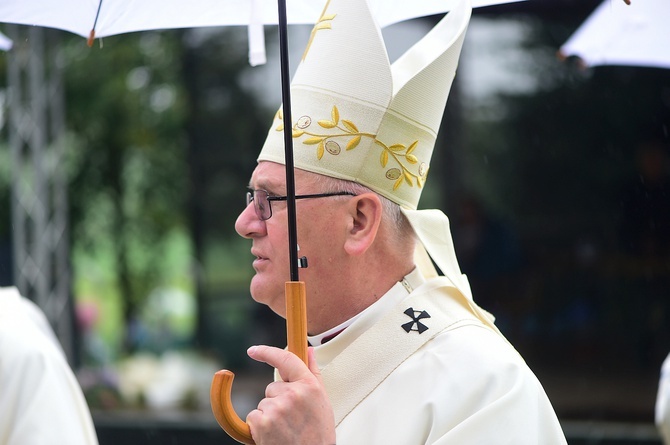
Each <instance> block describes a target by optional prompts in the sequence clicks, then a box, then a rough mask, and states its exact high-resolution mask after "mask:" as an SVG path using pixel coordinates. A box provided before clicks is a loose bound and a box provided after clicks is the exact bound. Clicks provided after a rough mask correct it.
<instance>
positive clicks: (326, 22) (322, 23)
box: [301, 0, 337, 60]
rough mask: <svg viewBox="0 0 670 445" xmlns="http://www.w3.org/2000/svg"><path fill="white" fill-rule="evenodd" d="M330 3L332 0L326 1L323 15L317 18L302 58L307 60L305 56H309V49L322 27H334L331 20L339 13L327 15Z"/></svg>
mask: <svg viewBox="0 0 670 445" xmlns="http://www.w3.org/2000/svg"><path fill="white" fill-rule="evenodd" d="M329 5H330V0H328V1H327V2H326V5H325V6H324V7H323V11H322V12H321V17H319V20H317V21H316V23H315V24H314V28H312V32H311V33H310V35H309V40H308V41H307V47H306V48H305V52H304V53H302V59H301V60H305V58H306V57H307V53H308V52H309V49H310V47H311V46H312V42H313V41H314V37H315V36H316V33H317V32H319V31H321V30H322V29H332V28H331V26H330V22H332V21H333V19H334V18H335V16H337V14H328V15H326V11H327V10H328V6H329Z"/></svg>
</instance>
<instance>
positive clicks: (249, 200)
mask: <svg viewBox="0 0 670 445" xmlns="http://www.w3.org/2000/svg"><path fill="white" fill-rule="evenodd" d="M257 192H263V193H265V195H266V199H267V202H268V212H269V215H268V217H267V218H263V215H262V214H261V210H260V209H259V207H258V205H256V202H255V201H256V200H255V199H254V194H255V193H257ZM330 196H356V194H355V193H351V192H332V193H315V194H310V195H295V199H311V198H327V197H330ZM287 199H288V196H270V193H268V191H267V190H263V189H256V190H249V191H248V192H247V206H249V204H251V203H252V202H254V211H255V212H256V216H257V217H258V219H260V220H261V221H267V220H268V219H270V218H272V201H286V200H287Z"/></svg>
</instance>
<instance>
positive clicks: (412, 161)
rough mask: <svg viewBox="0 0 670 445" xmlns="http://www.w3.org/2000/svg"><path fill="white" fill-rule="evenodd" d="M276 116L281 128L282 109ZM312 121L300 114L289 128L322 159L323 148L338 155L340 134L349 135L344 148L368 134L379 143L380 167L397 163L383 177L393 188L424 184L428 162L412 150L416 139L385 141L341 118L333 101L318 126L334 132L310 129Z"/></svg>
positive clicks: (282, 126) (352, 146) (280, 128)
mask: <svg viewBox="0 0 670 445" xmlns="http://www.w3.org/2000/svg"><path fill="white" fill-rule="evenodd" d="M276 118H277V119H279V120H280V121H281V123H280V124H279V125H278V126H277V127H276V128H275V130H276V131H282V130H283V129H284V122H283V116H282V113H281V110H279V112H277V115H276ZM311 124H312V118H311V117H309V116H302V117H301V118H300V119H298V121H297V122H296V123H295V124H294V125H293V128H292V129H291V132H292V135H293V138H296V139H297V138H300V137H302V136H306V137H305V138H304V139H302V143H303V144H304V145H315V146H316V157H317V159H319V160H321V159H322V158H323V156H324V155H325V154H326V152H328V153H329V154H331V155H333V156H337V155H339V154H340V153H341V152H342V148H341V145H340V143H339V142H338V141H337V140H341V139H342V138H348V140H346V145H345V147H344V150H345V151H349V150H353V149H355V148H356V147H357V146H358V145H359V144H360V142H361V140H362V139H363V138H370V139H372V140H374V143H375V144H376V145H378V146H379V147H381V153H380V155H379V163H380V164H381V166H382V168H385V169H386V168H387V167H388V164H389V162H392V164H394V165H396V166H395V167H390V168H388V169H387V170H386V173H385V176H386V178H387V179H389V180H390V181H393V190H397V189H398V188H399V187H400V186H401V185H402V184H407V185H409V186H410V187H413V186H414V183H415V182H416V185H417V186H418V187H419V188H422V187H423V184H424V182H425V181H426V176H427V174H428V165H427V164H426V163H425V162H420V161H419V159H418V158H417V157H416V156H415V155H414V154H413V152H414V150H415V149H416V147H417V145H418V143H419V141H418V140H416V141H414V142H412V143H411V144H410V145H409V146H406V145H405V144H393V145H386V144H384V143H383V142H381V141H379V140H378V139H377V135H376V134H373V133H366V132H362V131H360V130H359V129H358V127H357V126H356V124H355V123H354V122H352V121H350V120H347V119H341V118H340V112H339V110H338V109H337V106H335V105H333V108H332V109H331V112H330V119H321V120H318V121H317V124H318V126H319V127H320V128H322V129H324V130H331V131H333V132H324V131H318V132H317V131H309V130H308V128H309V127H310V125H311ZM417 164H418V169H417V173H413V172H412V171H411V170H410V167H411V166H412V165H417Z"/></svg>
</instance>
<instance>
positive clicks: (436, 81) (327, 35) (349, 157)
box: [235, 0, 565, 445]
mask: <svg viewBox="0 0 670 445" xmlns="http://www.w3.org/2000/svg"><path fill="white" fill-rule="evenodd" d="M470 11H471V10H470V6H469V2H468V1H461V2H459V4H458V5H456V7H455V8H454V9H453V10H452V12H450V13H449V14H448V15H447V16H446V17H445V19H443V20H442V21H441V22H440V23H439V24H438V25H436V26H435V28H434V29H433V30H432V31H431V32H430V33H429V34H428V35H427V36H426V37H425V38H424V39H422V40H421V41H420V42H418V43H417V44H416V45H415V46H414V47H412V48H411V49H410V50H408V52H407V53H406V54H405V55H404V56H403V57H401V58H400V59H399V60H398V61H396V62H395V63H394V64H393V65H390V64H389V61H388V57H387V55H386V51H385V47H384V42H383V40H382V38H381V33H380V32H379V29H378V27H377V26H376V24H375V22H374V19H373V17H372V14H371V13H370V11H369V9H368V6H367V4H366V2H365V1H362V0H332V1H330V2H329V3H328V4H327V5H326V8H325V9H324V12H323V14H322V16H321V18H320V19H319V22H318V23H317V25H316V26H315V28H314V31H313V32H312V37H311V38H310V42H309V45H308V48H307V49H306V51H305V54H304V55H303V61H302V63H301V65H300V66H299V68H298V70H297V72H296V75H295V78H294V79H293V82H292V87H291V90H292V100H293V107H292V109H293V114H294V118H293V122H291V123H288V122H284V120H283V116H282V114H281V113H277V116H276V117H275V122H274V123H273V126H272V128H271V129H270V131H269V134H268V138H267V140H266V143H265V145H264V147H263V149H262V150H261V154H260V156H259V158H258V160H259V163H258V166H257V167H256V169H255V170H254V172H253V174H252V177H251V181H250V183H249V188H250V191H249V192H248V194H247V207H246V208H245V210H244V211H243V212H242V213H241V214H240V216H239V217H238V219H237V222H236V225H235V228H236V230H237V232H238V233H239V234H240V235H241V236H243V237H245V238H248V239H250V240H251V241H252V247H251V252H252V254H253V255H254V256H255V257H256V258H255V260H254V261H253V267H254V269H255V272H256V273H255V275H254V277H253V278H252V281H251V286H250V288H251V295H252V297H253V298H254V300H256V301H257V302H259V303H262V304H266V305H268V306H269V307H270V308H272V310H274V311H275V312H276V313H278V314H279V315H282V316H285V315H286V314H285V311H286V309H285V302H284V283H285V281H286V280H287V277H288V274H289V264H288V261H289V259H288V254H287V249H288V240H287V230H286V227H287V210H286V202H285V201H286V196H285V195H286V184H285V170H284V166H283V165H282V164H283V163H284V158H283V141H282V134H283V131H291V132H292V136H293V139H294V146H295V165H296V167H297V168H296V170H295V183H296V195H297V196H296V200H297V201H296V203H297V205H296V207H297V227H298V229H297V231H298V233H297V240H298V243H299V247H300V255H301V256H303V255H304V256H306V257H307V258H308V259H309V267H307V268H306V269H303V271H302V273H301V280H302V281H304V282H305V283H306V288H307V319H308V322H307V330H308V334H309V338H308V340H309V343H310V345H311V346H312V347H311V348H310V350H309V354H308V355H309V358H308V364H307V365H305V364H304V363H303V362H302V361H301V360H300V359H299V358H298V357H297V356H295V355H293V354H292V353H290V352H288V351H285V350H281V349H277V348H272V347H268V346H254V347H251V348H250V349H249V351H248V353H249V355H250V357H252V358H253V359H255V360H258V361H261V362H265V363H268V364H269V365H271V366H273V367H274V368H275V369H276V370H277V374H278V378H277V380H276V381H275V382H273V383H271V384H270V385H268V387H267V389H266V398H265V399H263V400H262V401H261V402H260V403H259V405H258V408H257V409H256V410H254V411H252V412H251V413H249V415H248V416H247V423H248V425H249V427H250V430H251V434H252V436H253V439H254V440H255V442H256V443H257V444H308V445H317V444H327V445H332V444H334V443H336V442H337V443H339V444H344V445H347V444H366V445H367V444H375V443H378V444H403V445H407V444H417V445H418V444H459V445H463V444H505V443H507V444H514V445H522V444H528V445H531V444H532V445H538V444H564V443H565V438H564V436H563V433H562V432H561V428H560V425H559V423H558V420H557V418H556V415H555V413H554V411H553V408H552V407H551V404H550V402H549V401H548V399H547V396H546V394H545V392H544V390H543V389H542V386H541V385H540V383H539V382H538V381H537V379H536V378H535V376H534V375H533V373H532V371H531V370H530V369H529V368H528V366H527V365H526V364H525V362H524V361H523V359H522V358H521V357H520V356H519V354H518V353H517V352H516V351H515V350H514V348H513V347H512V346H511V345H510V344H509V343H508V342H507V340H506V339H505V338H504V337H503V336H502V334H501V333H500V332H499V331H498V329H497V328H496V327H495V324H494V323H493V319H492V317H491V316H490V315H489V314H488V313H486V312H485V311H484V310H482V309H481V308H479V307H478V306H477V305H476V304H475V303H474V301H473V299H472V295H471V293H470V288H469V285H468V282H467V279H466V278H465V276H463V275H462V274H461V273H460V269H459V268H458V263H457V261H456V257H455V254H454V250H453V243H452V241H451V235H450V233H449V227H448V220H447V218H446V216H445V215H444V214H443V213H442V212H440V211H437V210H416V208H417V204H418V200H419V196H420V194H421V190H422V188H423V185H424V183H425V180H426V177H427V172H428V163H429V161H430V156H431V154H432V150H433V147H434V144H435V139H436V134H437V130H438V127H439V125H440V121H441V118H442V113H443V110H444V106H445V102H446V99H447V96H448V93H449V89H450V85H451V81H452V79H453V76H454V74H455V70H456V65H457V61H458V55H459V53H460V48H461V45H462V42H463V38H464V34H465V29H466V27H467V23H468V20H469V17H470ZM427 253H428V254H430V257H431V258H432V260H433V261H434V262H435V264H437V265H438V267H439V268H440V270H441V272H442V273H443V274H444V276H438V274H437V273H436V270H435V268H434V266H433V263H432V262H431V261H430V259H429V258H428V255H427Z"/></svg>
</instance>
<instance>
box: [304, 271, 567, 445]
mask: <svg viewBox="0 0 670 445" xmlns="http://www.w3.org/2000/svg"><path fill="white" fill-rule="evenodd" d="M430 283H431V281H429V282H427V283H426V282H425V280H424V278H423V277H422V275H421V273H420V272H418V271H417V270H415V271H414V272H412V273H411V274H409V275H408V276H407V277H405V279H404V280H403V282H401V283H398V284H396V285H395V286H394V287H393V288H392V289H391V290H389V292H387V293H386V294H385V295H384V296H383V297H382V298H381V299H380V300H379V301H377V302H376V303H375V304H373V305H372V306H370V307H369V308H368V309H366V310H365V311H363V312H362V313H361V314H359V316H358V317H357V318H356V319H355V320H354V321H353V323H352V324H351V325H350V326H348V327H347V328H346V329H345V330H344V331H343V332H342V333H340V334H339V335H338V336H336V337H335V338H334V339H332V340H330V341H328V342H327V343H325V344H322V345H319V346H316V347H315V352H316V359H317V362H318V364H319V367H320V369H322V373H323V376H324V383H325V384H326V388H327V390H328V393H329V396H330V397H331V402H332V403H333V407H334V410H335V417H336V424H337V426H336V433H337V444H338V445H356V444H361V445H363V444H365V445H370V444H384V445H388V444H399V445H400V444H401V445H413V444H415V445H419V444H420V445H425V444H440V445H444V444H456V445H468V444H473V445H474V444H477V445H499V444H510V445H525V444H527V445H544V444H546V445H550V444H566V440H565V437H564V435H563V432H562V430H561V427H560V424H559V422H558V419H557V417H556V414H555V413H554V410H553V408H552V406H551V403H550V402H549V400H548V398H547V396H546V394H545V392H544V389H543V388H542V386H541V385H540V383H539V381H538V380H537V378H536V377H535V375H534V374H533V372H532V371H531V370H530V369H529V368H528V366H527V365H526V363H525V362H524V360H523V359H522V358H521V356H520V355H519V354H518V352H517V351H516V350H515V349H514V348H513V347H512V346H511V345H510V344H509V343H508V342H507V340H506V339H505V338H504V337H503V336H502V335H501V334H500V333H499V332H498V331H497V329H496V328H495V327H494V326H493V325H492V323H491V324H487V322H483V321H481V320H480V319H479V318H478V317H477V316H475V315H474V314H473V312H472V311H471V310H470V309H467V308H466V306H467V304H462V302H458V301H456V300H457V298H454V295H460V294H459V293H458V291H457V290H456V289H455V288H453V287H451V288H448V289H447V290H445V289H444V288H438V289H433V290H432V291H431V294H430V296H429V297H428V298H430V299H432V300H441V302H446V303H447V304H446V305H444V306H440V304H438V305H437V306H432V305H430V304H429V303H428V300H427V299H425V298H424V299H423V300H422V299H421V298H423V297H422V296H419V295H418V294H421V293H422V292H419V291H421V290H422V289H424V288H425V287H426V285H429V284H430ZM415 296H416V298H414V299H412V298H413V297H415ZM436 296H437V297H438V298H435V297H436ZM452 300H453V301H452ZM462 301H465V299H463V300H462ZM404 302H410V303H411V306H409V307H411V308H412V310H409V309H408V307H407V308H406V307H405V306H403V304H404ZM426 307H429V308H430V309H425V308H426ZM445 308H446V309H445ZM408 310H409V312H408ZM394 311H395V312H396V313H397V314H396V315H393V312H394ZM441 312H445V314H444V316H441V314H440V313H441ZM446 312H449V313H448V314H446ZM428 315H429V316H428ZM393 317H396V318H393ZM403 317H404V318H403ZM384 320H385V321H384ZM398 320H401V321H398ZM384 323H385V325H384ZM382 325H384V327H381V328H380V326H382ZM385 331H387V332H385ZM384 334H388V336H387V337H388V338H391V339H392V340H390V341H387V340H385V338H386V337H385V335H384ZM366 338H367V340H366ZM405 339H407V340H405ZM410 341H414V342H418V343H416V344H417V345H418V346H416V348H412V347H409V348H407V347H405V346H404V345H403V343H407V342H410ZM398 345H401V346H398ZM352 350H357V352H353V353H352V352H351V351H352ZM399 350H404V352H401V353H400V354H407V357H401V358H392V357H393V356H394V355H396V353H397V352H398V351H399ZM347 354H348V358H347ZM394 360H395V361H394ZM386 368H388V369H386ZM359 371H360V372H359ZM356 373H358V374H359V375H358V376H355V375H356ZM349 374H354V376H355V377H353V378H352V377H350V376H349ZM376 374H379V375H376ZM368 375H370V376H373V377H371V378H369V379H368V378H367V376H368ZM361 388H363V389H361ZM365 388H367V389H365ZM348 394H350V395H351V397H350V396H349V395H348Z"/></svg>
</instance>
